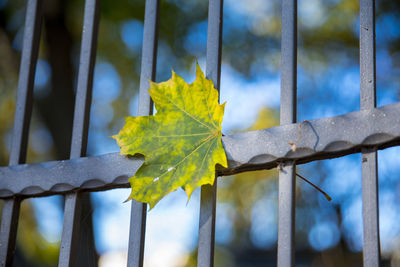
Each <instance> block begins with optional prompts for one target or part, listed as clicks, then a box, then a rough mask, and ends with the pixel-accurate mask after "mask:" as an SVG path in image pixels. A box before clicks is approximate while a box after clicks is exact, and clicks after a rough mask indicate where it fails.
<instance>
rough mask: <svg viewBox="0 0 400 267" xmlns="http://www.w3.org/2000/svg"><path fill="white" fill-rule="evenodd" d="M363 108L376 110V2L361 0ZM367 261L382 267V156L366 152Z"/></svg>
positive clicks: (363, 160) (364, 202)
mask: <svg viewBox="0 0 400 267" xmlns="http://www.w3.org/2000/svg"><path fill="white" fill-rule="evenodd" d="M360 85H361V86H360V108H361V110H368V109H373V108H375V107H376V56H375V0H361V1H360ZM362 152H363V153H362V200H363V228H364V238H363V262H364V266H365V267H377V266H380V256H381V255H380V254H381V250H380V241H379V182H378V154H377V152H376V149H375V148H372V149H368V150H367V149H363V150H362Z"/></svg>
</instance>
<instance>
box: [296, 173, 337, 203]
mask: <svg viewBox="0 0 400 267" xmlns="http://www.w3.org/2000/svg"><path fill="white" fill-rule="evenodd" d="M296 175H297V176H298V177H299V178H301V179H303V181H305V182H306V183H308V184H309V185H311V186H312V187H314V188H315V189H317V190H318V191H319V192H321V193H322V194H323V195H324V196H325V197H326V199H327V200H328V201H331V200H332V198H331V197H330V196H329V195H328V194H327V193H325V192H324V191H323V190H322V189H321V188H319V187H318V186H316V185H315V184H313V183H311V182H310V181H309V180H307V179H306V178H304V177H303V176H301V175H300V174H298V173H297V172H296Z"/></svg>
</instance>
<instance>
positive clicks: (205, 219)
mask: <svg viewBox="0 0 400 267" xmlns="http://www.w3.org/2000/svg"><path fill="white" fill-rule="evenodd" d="M223 5H224V3H223V0H210V1H209V4H208V30H207V55H206V76H207V78H209V79H211V80H212V81H213V82H214V86H215V88H216V89H217V90H218V91H219V88H220V77H221V50H222V25H223V23H222V18H223ZM216 201H217V177H216V178H215V181H214V185H213V186H210V185H205V186H202V187H201V200H200V219H199V241H198V254H197V266H199V267H200V266H201V267H205V266H214V243H215V242H214V241H215V213H216Z"/></svg>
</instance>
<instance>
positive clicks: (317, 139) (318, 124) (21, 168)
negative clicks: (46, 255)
mask: <svg viewBox="0 0 400 267" xmlns="http://www.w3.org/2000/svg"><path fill="white" fill-rule="evenodd" d="M300 130H301V135H299V134H300ZM222 141H223V144H224V147H225V150H226V154H227V157H228V164H229V168H226V169H219V170H218V174H219V175H229V174H234V173H239V172H244V171H251V170H259V169H270V168H273V167H276V166H277V165H278V164H279V163H280V162H285V161H293V160H295V161H296V163H297V164H302V163H306V162H310V161H314V160H321V159H326V158H334V157H339V156H342V155H347V154H351V153H356V152H360V151H361V148H365V149H368V148H372V149H383V148H386V147H390V146H395V145H399V144H400V102H398V103H395V104H391V105H386V106H383V107H381V108H376V109H372V110H364V111H356V112H351V113H347V114H345V115H341V116H336V117H331V118H324V119H317V120H311V121H304V122H302V123H296V124H290V125H283V126H277V127H273V128H269V129H264V130H259V131H251V132H245V133H237V134H234V135H229V136H224V137H223V139H222ZM289 143H295V149H294V146H293V145H290V144H289ZM142 163H143V158H141V157H125V156H122V155H119V154H118V153H113V154H106V155H102V156H97V157H85V158H77V159H71V160H63V161H52V162H45V163H41V164H24V165H17V166H9V167H1V168H0V198H9V197H13V196H16V195H20V196H25V197H29V196H41V195H51V194H60V193H66V192H70V191H75V190H89V191H99V190H105V189H109V188H120V187H129V182H128V178H129V177H131V176H133V174H134V173H135V172H136V170H137V169H138V168H139V167H140V165H141V164H142Z"/></svg>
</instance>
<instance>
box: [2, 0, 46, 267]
mask: <svg viewBox="0 0 400 267" xmlns="http://www.w3.org/2000/svg"><path fill="white" fill-rule="evenodd" d="M41 25H42V1H41V0H29V1H28V4H27V8H26V17H25V28H24V42H23V49H22V56H21V65H20V74H19V81H18V97H17V105H16V110H15V117H14V130H13V139H12V144H11V153H10V161H9V165H17V164H21V163H24V162H25V160H26V151H27V147H28V135H29V124H30V120H31V114H32V95H33V85H34V78H35V71H36V61H37V57H38V52H39V43H40V33H41ZM20 203H21V200H20V199H11V200H5V201H4V206H3V212H2V220H1V228H0V266H12V262H13V256H14V251H15V241H16V236H17V228H18V217H19V209H20Z"/></svg>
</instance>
